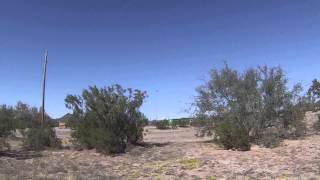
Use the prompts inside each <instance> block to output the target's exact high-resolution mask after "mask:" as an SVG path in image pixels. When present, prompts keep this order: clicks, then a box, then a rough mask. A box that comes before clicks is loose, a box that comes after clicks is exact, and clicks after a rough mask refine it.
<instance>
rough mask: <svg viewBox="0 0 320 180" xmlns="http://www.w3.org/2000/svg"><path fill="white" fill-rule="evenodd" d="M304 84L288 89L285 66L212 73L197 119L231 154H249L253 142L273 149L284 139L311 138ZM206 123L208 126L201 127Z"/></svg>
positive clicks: (200, 98) (199, 98) (198, 105)
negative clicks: (307, 133)
mask: <svg viewBox="0 0 320 180" xmlns="http://www.w3.org/2000/svg"><path fill="white" fill-rule="evenodd" d="M301 91H302V88H301V85H300V84H297V85H295V86H294V87H293V89H292V90H288V88H287V79H286V77H285V74H284V72H283V70H282V69H281V68H280V67H272V68H268V67H266V66H264V67H258V68H256V69H252V68H251V69H248V70H246V71H245V72H244V73H239V72H238V71H236V70H232V69H230V68H229V67H228V66H227V65H226V66H225V67H224V68H223V69H221V70H212V71H211V73H210V79H209V81H207V82H206V83H205V84H204V85H202V86H200V87H199V88H198V89H197V92H198V96H197V97H196V101H195V107H196V120H195V122H193V123H196V122H197V121H198V124H197V125H198V127H199V130H200V131H203V132H202V134H205V132H210V133H209V134H213V135H214V139H215V140H216V141H217V142H218V143H219V144H221V145H223V146H224V147H225V148H226V149H239V150H249V149H250V143H258V144H262V145H264V146H267V147H273V146H275V145H277V144H278V143H279V141H280V140H281V139H283V138H296V137H299V136H302V135H304V134H305V125H304V123H303V122H302V120H303V117H304V113H305V111H304V109H305V108H304V106H305V104H306V103H305V101H304V100H305V99H306V98H305V97H304V96H301V95H300V93H301ZM201 123H202V124H201Z"/></svg>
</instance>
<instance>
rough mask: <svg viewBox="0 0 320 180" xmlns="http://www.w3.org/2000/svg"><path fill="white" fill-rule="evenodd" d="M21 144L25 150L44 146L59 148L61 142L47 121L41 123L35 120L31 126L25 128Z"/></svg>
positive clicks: (41, 148)
mask: <svg viewBox="0 0 320 180" xmlns="http://www.w3.org/2000/svg"><path fill="white" fill-rule="evenodd" d="M23 146H24V147H25V148H26V149H27V150H34V151H38V150H44V149H45V148H60V147H61V142H60V140H59V139H58V138H57V137H56V134H55V131H54V129H52V128H51V127H50V125H49V124H48V123H47V122H45V123H44V124H42V125H41V124H40V123H38V122H35V123H34V125H33V127H31V128H29V129H27V130H26V132H25V138H24V140H23Z"/></svg>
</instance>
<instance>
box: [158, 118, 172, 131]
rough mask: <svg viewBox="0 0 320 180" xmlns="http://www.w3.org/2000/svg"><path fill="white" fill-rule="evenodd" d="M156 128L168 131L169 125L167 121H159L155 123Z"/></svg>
mask: <svg viewBox="0 0 320 180" xmlns="http://www.w3.org/2000/svg"><path fill="white" fill-rule="evenodd" d="M156 127H157V129H169V128H170V123H169V120H166V119H165V120H159V121H157V122H156Z"/></svg>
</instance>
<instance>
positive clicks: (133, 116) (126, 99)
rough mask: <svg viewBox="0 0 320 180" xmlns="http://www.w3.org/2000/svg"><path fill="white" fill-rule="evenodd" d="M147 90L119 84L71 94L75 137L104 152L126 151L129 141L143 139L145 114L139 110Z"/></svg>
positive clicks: (82, 144)
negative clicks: (143, 90)
mask: <svg viewBox="0 0 320 180" xmlns="http://www.w3.org/2000/svg"><path fill="white" fill-rule="evenodd" d="M145 97H146V93H145V92H142V91H140V90H132V89H130V88H129V89H123V88H122V87H121V86H120V85H112V86H109V87H105V88H101V89H98V88H97V87H96V86H93V87H89V89H88V90H84V91H83V93H82V96H73V95H68V96H67V97H66V100H65V101H66V107H67V108H70V109H72V110H73V118H74V119H76V121H75V122H74V125H73V127H72V128H73V129H74V130H75V131H74V132H73V133H72V137H73V138H75V141H76V143H78V144H79V145H81V146H84V147H86V148H96V150H97V151H100V152H105V153H123V152H125V150H126V146H127V144H129V143H131V144H135V143H137V142H139V141H140V140H142V131H143V126H144V122H145V119H146V118H145V116H144V115H143V114H142V113H141V112H140V111H139V108H140V106H141V105H142V103H143V101H144V99H145Z"/></svg>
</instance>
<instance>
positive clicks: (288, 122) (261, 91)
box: [0, 65, 320, 169]
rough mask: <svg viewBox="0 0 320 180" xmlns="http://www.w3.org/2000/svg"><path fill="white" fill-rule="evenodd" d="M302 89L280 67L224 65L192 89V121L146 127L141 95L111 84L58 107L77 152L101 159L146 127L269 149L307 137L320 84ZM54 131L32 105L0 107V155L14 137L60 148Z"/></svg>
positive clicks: (190, 163)
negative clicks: (65, 111) (242, 68)
mask: <svg viewBox="0 0 320 180" xmlns="http://www.w3.org/2000/svg"><path fill="white" fill-rule="evenodd" d="M307 88H308V89H307V90H306V91H304V90H303V88H302V86H301V85H300V84H295V85H293V86H292V87H290V88H289V86H288V79H287V77H286V75H285V72H284V70H283V69H282V68H280V67H271V68H270V67H266V66H263V67H257V68H250V69H247V70H245V71H243V72H239V71H236V70H233V69H231V68H230V67H228V66H227V65H225V67H224V68H222V69H220V70H216V69H214V70H212V71H211V72H210V76H209V79H208V81H206V82H205V83H204V84H202V85H201V86H199V87H198V88H197V96H196V98H195V102H194V108H195V112H194V114H193V115H194V116H193V117H192V118H181V119H172V120H159V121H152V122H150V121H148V119H147V118H146V116H145V115H144V114H143V113H142V112H141V111H140V107H141V106H142V105H143V102H144V100H145V98H146V97H147V94H146V92H144V91H141V90H133V89H130V88H128V89H125V88H122V87H121V86H120V85H111V86H108V87H103V88H98V87H96V86H91V87H89V88H88V89H86V90H84V91H83V92H82V94H81V95H67V96H66V98H65V105H66V107H67V108H68V109H70V110H71V111H72V114H70V115H68V117H66V123H67V126H68V128H70V129H71V139H72V143H73V146H74V147H76V149H78V150H79V149H94V150H95V151H97V152H99V153H102V154H113V153H125V152H128V151H129V150H128V147H132V145H133V146H134V145H140V146H141V145H143V138H144V136H147V138H148V136H150V132H148V130H147V131H144V127H145V126H146V125H148V124H149V125H154V126H155V127H156V129H159V131H154V130H153V131H154V132H156V133H160V134H161V131H163V132H165V133H167V134H168V133H172V134H173V137H172V138H175V136H174V133H175V132H177V133H179V132H181V131H183V132H184V131H187V130H188V129H191V130H190V132H191V131H192V130H193V128H194V129H196V130H197V133H196V134H195V135H196V136H198V137H204V136H207V137H206V138H209V140H210V139H211V140H213V141H208V142H210V143H212V144H213V143H215V144H217V145H219V146H221V147H223V148H224V149H232V150H241V151H248V150H250V149H251V146H253V145H259V146H261V147H267V148H274V147H277V146H279V145H280V144H281V142H282V141H284V140H286V139H299V138H300V137H303V136H305V135H306V134H307V127H306V123H305V121H304V118H305V113H306V112H307V111H314V112H316V111H318V110H319V109H320V82H319V81H318V80H316V79H315V80H314V81H313V82H312V85H311V87H307ZM318 116H319V119H318V121H317V122H316V123H314V124H313V130H314V131H316V132H317V131H318V132H319V131H320V115H318ZM54 126H57V123H56V122H54V121H52V119H51V118H50V117H49V116H48V115H46V118H45V121H44V122H41V121H40V111H39V110H38V109H37V108H35V107H30V106H28V105H27V104H24V103H21V102H18V103H17V105H16V106H14V107H13V106H8V105H2V106H1V107H0V150H1V151H4V150H10V143H8V142H7V140H8V139H10V138H11V137H15V136H16V134H17V132H19V133H20V134H21V135H22V137H21V140H22V142H23V143H22V145H23V148H24V150H45V149H48V148H49V149H50V148H51V149H53V148H54V149H59V148H61V147H62V145H61V140H60V139H59V138H58V137H57V135H56V132H55V130H54V129H53V127H54ZM184 128H185V129H186V130H182V129H184ZM169 129H170V130H171V131H166V130H169ZM188 131H189V130H188ZM192 132H193V131H192ZM151 136H152V135H151ZM184 136H185V135H183V137H184ZM161 138H162V137H161ZM188 138H189V139H190V137H188ZM195 138H196V137H195ZM152 143H156V142H152ZM144 145H145V144H144ZM213 145H214V144H213ZM140 146H138V147H140ZM197 146H198V145H197ZM209 154H210V153H209ZM211 158H214V157H211ZM200 162H202V161H200V160H199V159H195V160H194V159H182V160H181V159H180V160H177V161H176V162H175V163H178V164H179V163H180V164H185V165H184V166H186V167H187V168H191V169H196V168H198V167H200ZM182 166H183V165H181V167H182ZM163 168H164V167H163Z"/></svg>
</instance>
